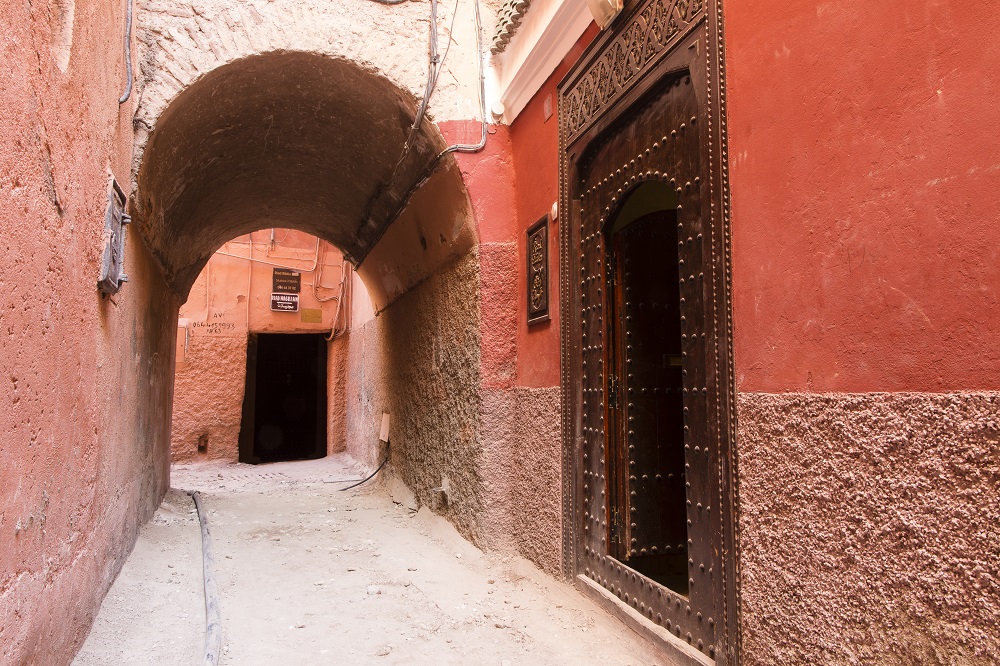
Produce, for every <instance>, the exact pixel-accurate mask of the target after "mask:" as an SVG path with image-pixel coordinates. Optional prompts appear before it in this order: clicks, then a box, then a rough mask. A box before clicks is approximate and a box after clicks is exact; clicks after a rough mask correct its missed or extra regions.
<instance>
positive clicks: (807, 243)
mask: <svg viewBox="0 0 1000 666" xmlns="http://www.w3.org/2000/svg"><path fill="white" fill-rule="evenodd" d="M725 11H726V16H725V18H726V62H727V70H728V79H727V82H728V101H729V141H730V150H729V153H730V156H731V164H730V166H731V180H732V219H733V262H734V276H735V284H734V295H733V310H734V317H735V327H736V343H735V346H736V361H737V367H736V370H737V381H738V386H739V388H740V389H741V390H745V391H765V392H780V391H789V390H796V391H849V392H856V391H951V390H967V389H990V390H995V389H998V388H1000V346H998V345H996V344H994V340H995V339H996V338H997V336H998V334H1000V242H998V240H1000V231H998V228H997V225H996V223H995V222H996V206H995V199H996V196H995V193H996V191H997V189H998V188H1000V160H998V159H997V155H998V154H1000V134H998V133H997V132H994V131H992V128H994V127H996V126H997V125H998V124H1000V107H998V106H997V105H996V104H994V103H992V100H994V99H996V98H997V95H998V93H1000V80H998V78H997V77H996V76H993V72H995V71H996V70H997V67H998V66H1000V42H998V41H997V40H995V39H985V38H980V37H977V36H978V35H986V34H993V33H995V32H996V31H997V29H998V28H1000V6H998V5H997V4H996V3H986V2H980V3H958V2H932V1H930V0H921V1H917V2H881V3H874V4H873V3H871V2H865V1H864V0H841V1H840V2H817V1H815V0H796V1H794V2H787V1H784V0H782V1H779V0H766V1H764V2H753V3H750V2H727V3H726V5H725Z"/></svg>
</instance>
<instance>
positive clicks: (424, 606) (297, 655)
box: [74, 455, 663, 666]
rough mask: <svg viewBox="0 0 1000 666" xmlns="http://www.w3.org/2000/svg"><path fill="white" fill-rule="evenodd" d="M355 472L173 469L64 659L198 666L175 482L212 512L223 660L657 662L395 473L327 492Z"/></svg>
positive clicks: (193, 523) (322, 465)
mask: <svg viewBox="0 0 1000 666" xmlns="http://www.w3.org/2000/svg"><path fill="white" fill-rule="evenodd" d="M362 473H363V470H361V469H360V468H359V467H358V466H357V464H356V463H354V461H352V460H351V459H350V458H348V457H346V456H343V455H341V456H333V457H330V458H326V459H323V460H317V461H307V462H294V463H275V464H271V465H259V466H256V467H255V466H250V465H238V464H219V463H216V464H202V465H184V466H176V467H174V468H173V470H172V476H171V482H172V484H171V485H172V486H173V488H172V489H171V491H170V492H169V493H168V495H167V497H166V498H165V500H164V502H163V504H162V505H161V507H160V509H159V510H158V511H157V513H156V516H155V517H154V518H153V520H152V521H151V522H150V523H149V524H148V525H146V526H145V527H144V528H143V529H142V532H141V534H140V536H139V541H138V543H137V544H136V546H135V550H134V551H133V552H132V554H131V556H130V557H129V559H128V561H127V562H126V564H125V567H124V568H123V569H122V572H121V574H120V575H119V577H118V580H117V581H116V582H115V584H114V586H113V587H112V588H111V591H110V592H109V593H108V596H107V598H106V599H105V601H104V605H103V606H102V607H101V611H100V615H99V616H98V618H97V621H96V623H95V625H94V628H93V630H92V631H91V634H90V636H89V637H88V639H87V641H86V643H85V644H84V646H83V648H82V650H81V651H80V653H79V655H78V656H77V658H76V660H75V661H74V664H76V666H99V665H100V666H103V665H111V664H113V665H115V666H122V665H123V664H128V665H131V664H170V665H172V666H173V665H183V664H197V663H201V659H202V656H201V655H202V649H203V642H204V630H205V625H204V623H205V614H204V597H203V593H202V560H201V533H200V531H199V527H198V519H197V514H196V513H195V510H194V505H193V502H192V501H191V498H190V497H189V496H188V495H187V494H186V493H185V492H184V491H186V490H198V491H200V492H201V493H202V499H203V501H204V505H205V507H206V511H207V514H208V517H209V527H210V530H211V532H212V547H213V550H214V555H215V564H216V572H215V575H216V578H217V580H218V586H219V594H220V606H221V611H222V624H223V653H222V659H221V663H223V664H234V665H241V666H242V665H244V664H246V665H252V664H268V665H271V664H281V665H286V664H287V665H292V664H294V665H299V664H491V665H495V666H505V665H507V664H510V665H513V664H656V663H662V661H663V660H662V657H660V656H659V655H658V654H657V653H656V652H654V651H653V648H652V647H651V646H649V645H648V644H647V643H645V642H643V641H642V640H641V639H640V638H638V637H637V636H636V635H635V634H633V633H632V632H631V631H630V630H629V629H628V628H626V627H625V626H624V625H622V624H621V623H619V622H617V621H616V620H614V619H612V618H611V617H610V616H608V615H607V614H606V613H605V612H604V611H602V610H601V609H600V608H598V607H597V606H595V605H594V604H593V603H591V602H590V601H589V600H588V599H586V598H585V597H583V596H581V595H580V594H579V593H578V592H577V591H576V590H575V589H573V588H572V587H571V586H569V585H568V584H566V583H564V582H562V581H558V580H555V579H553V578H552V577H550V576H547V575H545V574H543V573H542V572H540V571H539V570H538V569H536V568H535V567H534V566H533V565H531V564H530V563H529V562H527V561H526V560H523V559H520V558H514V557H509V556H502V555H499V554H496V553H485V554H484V553H483V552H481V551H479V550H478V549H476V548H475V547H474V546H472V545H471V544H470V543H468V542H467V541H465V540H464V539H463V538H462V537H461V536H460V535H459V534H458V533H457V532H456V531H455V530H454V528H453V527H452V526H451V524H450V523H448V522H447V521H446V520H444V519H442V518H440V517H438V516H436V515H434V514H433V513H431V512H430V511H429V510H427V509H421V510H420V511H413V510H411V509H409V508H407V506H406V505H407V504H409V502H408V501H407V500H406V499H405V498H404V497H401V495H405V492H402V493H401V492H400V491H399V489H398V484H395V483H392V482H390V481H387V480H386V479H383V478H382V477H381V475H380V476H379V477H377V478H376V480H375V481H374V482H370V483H369V484H366V485H364V486H362V487H360V488H356V489H353V490H348V491H346V492H341V491H340V488H343V487H345V486H347V485H349V483H347V482H345V481H344V480H345V479H357V478H360V477H361V476H362ZM390 489H392V495H390V492H389V490H390ZM394 497H395V498H396V499H397V500H400V502H401V503H400V502H395V501H393V499H394Z"/></svg>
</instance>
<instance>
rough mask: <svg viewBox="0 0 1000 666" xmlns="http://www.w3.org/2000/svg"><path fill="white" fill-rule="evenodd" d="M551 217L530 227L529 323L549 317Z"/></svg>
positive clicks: (528, 253) (528, 252)
mask: <svg viewBox="0 0 1000 666" xmlns="http://www.w3.org/2000/svg"><path fill="white" fill-rule="evenodd" d="M548 222H549V218H548V216H545V217H543V218H542V219H540V220H538V222H535V223H534V224H533V225H531V227H530V228H529V229H528V245H527V252H526V254H527V260H528V261H527V263H528V270H527V273H526V275H527V285H528V324H529V325H531V324H537V323H539V322H543V321H548V319H549V225H548Z"/></svg>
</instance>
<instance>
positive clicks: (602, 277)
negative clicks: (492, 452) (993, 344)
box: [559, 0, 739, 664]
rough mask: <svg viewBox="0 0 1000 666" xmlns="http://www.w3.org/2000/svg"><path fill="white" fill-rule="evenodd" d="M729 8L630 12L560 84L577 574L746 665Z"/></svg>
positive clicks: (645, 6)
mask: <svg viewBox="0 0 1000 666" xmlns="http://www.w3.org/2000/svg"><path fill="white" fill-rule="evenodd" d="M717 10H718V7H717V5H716V3H715V2H702V1H701V0H688V1H685V0H647V1H646V2H637V3H632V4H631V5H630V6H629V7H628V8H627V9H626V13H625V14H624V15H623V16H621V17H619V18H618V19H617V20H616V22H615V24H614V27H613V29H612V30H611V31H608V32H607V33H605V34H604V35H603V36H602V37H601V38H600V39H599V40H598V41H597V42H596V43H595V44H594V45H592V47H591V48H590V49H589V50H588V52H587V53H586V54H585V55H584V57H583V58H582V59H581V62H580V64H579V65H578V66H577V67H576V68H575V69H574V70H573V71H572V72H571V73H570V74H569V75H567V77H566V79H565V80H564V81H563V82H562V84H561V86H560V97H559V104H560V107H559V112H560V157H561V183H560V185H561V204H562V210H565V211H568V212H569V215H568V216H567V218H564V219H565V220H566V223H565V224H563V225H561V227H560V247H561V261H560V268H561V271H562V272H561V289H560V299H561V300H560V304H561V308H562V313H563V315H562V318H561V321H562V329H561V330H562V341H563V354H562V367H563V433H564V445H563V450H564V461H563V464H564V479H565V480H566V481H565V482H564V484H565V485H564V512H565V521H564V524H565V526H566V528H565V534H564V539H565V541H564V544H565V545H566V552H565V563H564V566H565V568H566V570H567V572H569V573H571V574H576V575H579V576H582V577H584V578H586V579H588V580H590V581H592V582H593V583H596V584H597V585H599V586H601V587H603V588H605V589H606V590H607V591H608V592H610V593H611V594H613V595H615V596H616V597H617V598H618V599H620V600H621V601H622V602H624V603H626V604H628V605H629V606H631V607H632V608H634V609H635V610H637V611H638V612H639V613H641V614H642V615H643V616H644V617H645V618H646V619H647V620H648V621H650V622H652V623H655V624H658V625H660V626H662V627H664V628H665V629H667V630H668V631H669V632H670V633H671V634H672V635H673V636H674V637H676V638H677V639H679V640H680V641H683V642H685V643H687V644H689V645H690V646H691V647H692V648H694V649H696V650H698V651H699V652H700V653H701V654H702V655H704V657H705V658H708V659H714V660H716V661H717V662H719V663H729V664H731V663H737V662H738V658H739V631H738V627H739V623H738V620H737V613H738V603H737V600H738V579H737V578H736V558H735V553H736V549H737V547H738V539H737V537H738V532H737V530H736V524H737V521H736V502H735V482H736V476H735V457H734V455H733V447H732V443H733V441H734V435H733V433H734V418H733V415H732V413H731V411H732V404H733V395H734V390H735V389H734V387H733V384H732V368H731V330H732V329H731V316H730V309H729V283H730V269H729V266H730V263H729V235H728V214H727V211H728V198H727V195H726V188H725V182H726V180H725V179H726V163H725V155H724V149H725V142H724V140H723V139H722V137H721V132H722V129H723V128H724V125H723V122H722V121H723V119H724V114H723V113H722V101H723V97H722V96H721V91H720V88H719V86H718V85H716V86H715V87H713V86H712V83H711V82H712V81H713V80H716V81H717V80H718V77H719V76H720V72H721V63H720V61H719V59H718V54H719V53H720V42H719V20H720V19H719V16H718V14H717V13H716V12H717Z"/></svg>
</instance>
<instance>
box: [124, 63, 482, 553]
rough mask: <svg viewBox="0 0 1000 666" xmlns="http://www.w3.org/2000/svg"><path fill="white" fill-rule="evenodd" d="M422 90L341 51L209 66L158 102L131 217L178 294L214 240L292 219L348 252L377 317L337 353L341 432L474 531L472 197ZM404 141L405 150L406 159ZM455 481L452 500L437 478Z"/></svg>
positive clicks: (477, 437) (478, 487) (476, 380)
mask: <svg viewBox="0 0 1000 666" xmlns="http://www.w3.org/2000/svg"><path fill="white" fill-rule="evenodd" d="M416 110H417V103H416V100H414V99H413V97H412V96H411V95H409V94H408V93H407V92H405V91H403V90H401V89H400V88H399V87H398V86H396V85H395V84H393V83H392V82H390V81H389V80H387V79H386V78H385V77H381V76H379V75H378V74H375V73H373V72H371V71H369V70H367V69H366V68H363V67H361V66H359V65H357V64H355V63H353V62H351V61H347V60H344V59H341V58H334V57H329V56H324V55H317V54H314V53H302V52H274V53H266V54H259V55H253V56H249V57H246V58H243V59H240V60H236V61H234V62H231V63H229V64H226V65H223V66H222V67H220V68H219V69H217V70H215V71H212V72H209V73H208V74H205V75H204V76H202V77H201V78H199V79H198V80H196V81H195V82H194V83H192V84H191V85H190V86H189V87H188V88H187V89H185V90H184V91H183V92H181V93H180V94H178V95H177V96H176V98H175V99H174V100H173V101H172V102H171V104H170V105H169V106H167V107H166V108H165V109H164V110H163V112H162V113H161V114H160V115H159V117H158V120H157V122H156V127H155V129H154V130H153V131H152V132H151V133H150V134H149V136H148V140H147V142H146V144H145V148H144V150H143V152H142V155H141V157H140V158H139V159H138V160H137V162H138V169H137V172H136V177H135V194H134V198H133V201H132V208H133V213H134V215H133V217H134V220H135V222H134V225H133V227H134V230H135V232H137V233H138V235H139V236H140V238H141V239H142V243H143V245H144V246H145V247H146V248H147V249H148V250H149V253H150V254H151V255H152V256H153V257H154V259H155V261H156V263H157V264H159V266H160V268H161V270H162V275H163V279H164V281H165V282H166V284H167V285H168V286H169V287H170V289H171V291H172V292H174V293H173V294H164V295H163V296H162V297H163V298H165V299H170V300H171V301H172V302H173V303H175V305H174V306H173V307H174V310H173V312H174V316H175V317H176V312H177V310H176V303H177V302H179V299H183V298H184V297H185V296H186V294H187V292H188V290H189V289H190V287H191V284H192V283H193V282H194V279H195V278H196V277H197V275H198V273H199V272H200V270H201V268H202V267H203V266H204V264H205V262H206V261H207V260H208V258H209V257H210V256H211V255H212V253H213V252H214V251H215V250H216V249H217V248H218V247H219V246H220V245H222V244H223V243H224V242H225V241H227V240H229V239H231V238H233V237H235V236H238V235H241V234H245V233H247V232H250V231H253V230H256V229H261V228H267V227H272V226H282V227H286V228H292V229H297V230H299V231H304V232H307V233H310V234H312V235H315V236H317V237H319V238H322V239H324V240H326V241H329V242H330V243H332V244H334V245H336V246H337V247H338V248H340V249H341V250H343V251H344V252H345V254H346V255H347V257H348V259H349V260H351V261H352V262H354V263H356V264H358V274H359V276H360V277H361V279H362V280H363V281H364V283H365V285H366V287H367V289H368V291H369V294H370V296H371V298H372V301H373V304H374V305H375V307H376V309H377V310H378V311H379V312H380V316H378V317H376V319H375V320H374V321H372V322H370V323H369V324H366V325H365V327H364V329H363V330H360V331H355V332H352V333H351V334H350V335H348V336H347V337H346V339H342V340H344V341H343V342H341V343H340V344H341V348H340V349H339V350H334V351H333V353H335V354H336V353H340V354H342V355H343V356H344V358H343V359H342V364H341V368H342V369H343V372H344V376H345V377H346V378H347V380H345V381H348V386H347V387H346V388H345V391H347V392H348V394H349V395H348V407H347V409H348V416H349V417H351V418H353V420H354V425H353V426H349V427H348V438H349V442H348V450H349V451H351V450H352V446H351V442H350V440H351V439H353V440H354V441H355V442H358V443H359V444H358V448H356V449H355V451H360V454H361V457H364V458H371V457H372V456H374V455H375V454H376V452H377V451H378V449H377V446H378V432H379V421H380V417H381V415H382V413H383V412H388V413H389V414H391V416H392V425H391V433H390V437H391V439H392V440H393V444H392V463H393V464H392V468H393V469H394V470H395V472H396V473H397V474H398V475H399V476H401V477H402V479H403V481H405V482H406V484H407V485H408V486H409V487H410V488H411V489H412V490H413V491H414V492H415V493H416V495H417V497H418V500H419V501H420V503H422V504H429V505H432V506H436V507H437V508H438V509H439V511H440V512H441V513H443V514H445V515H447V516H448V517H449V518H450V519H451V520H452V521H453V522H454V523H455V524H456V525H457V526H458V527H459V528H460V529H461V530H462V531H463V532H464V533H465V534H466V535H467V536H469V537H470V538H472V539H474V540H477V541H481V540H482V539H483V534H484V528H483V522H484V520H485V519H486V518H485V514H484V511H483V505H482V499H481V498H482V497H483V495H484V491H483V481H482V476H483V475H482V473H481V469H482V464H483V463H482V460H481V440H482V437H481V432H480V431H481V422H480V421H481V418H480V416H481V415H480V401H481V398H480V383H481V382H480V367H481V364H480V352H481V345H482V342H481V330H480V307H479V298H480V282H481V277H480V263H479V257H478V245H477V236H476V229H475V224H474V220H473V213H472V206H471V204H470V201H469V196H468V194H467V192H466V188H465V184H464V182H463V178H462V174H461V172H460V170H459V168H458V166H457V165H456V163H455V161H454V158H453V157H452V156H451V155H444V156H442V152H443V151H444V149H445V148H446V144H445V141H444V139H443V137H442V136H441V133H440V131H439V130H438V128H437V126H436V125H435V124H434V123H432V122H431V121H430V120H428V119H427V118H426V117H425V119H424V121H423V123H422V124H421V125H420V127H419V130H418V131H417V132H416V133H415V134H414V135H413V136H412V139H411V142H410V145H409V149H408V150H407V151H405V152H404V151H403V145H404V143H405V142H406V141H407V138H408V136H409V135H410V129H411V127H412V124H413V122H414V117H415V115H416ZM401 155H402V158H401ZM443 485H444V486H447V487H448V488H449V494H448V499H447V502H445V503H441V502H439V501H438V499H439V498H438V497H437V493H439V492H440V491H435V490H434V489H436V488H440V487H442V486H443Z"/></svg>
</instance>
